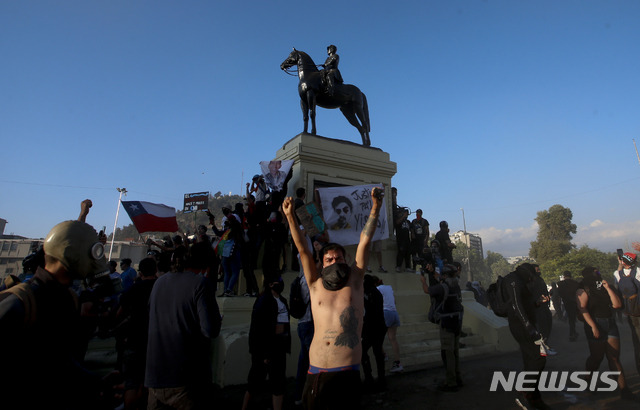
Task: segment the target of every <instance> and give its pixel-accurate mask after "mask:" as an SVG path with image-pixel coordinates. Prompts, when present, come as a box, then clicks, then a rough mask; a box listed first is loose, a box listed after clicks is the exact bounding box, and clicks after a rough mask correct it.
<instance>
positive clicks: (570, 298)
mask: <svg viewBox="0 0 640 410" xmlns="http://www.w3.org/2000/svg"><path fill="white" fill-rule="evenodd" d="M578 288H580V284H579V283H578V282H577V281H575V280H574V279H573V278H572V277H571V272H569V271H565V272H564V274H563V279H562V280H561V281H560V282H558V293H559V295H560V298H561V299H562V304H563V305H564V311H565V312H566V314H567V321H568V322H569V341H570V342H575V341H576V339H577V338H578V333H577V332H576V314H577V312H578V304H577V303H576V292H577V291H578Z"/></svg>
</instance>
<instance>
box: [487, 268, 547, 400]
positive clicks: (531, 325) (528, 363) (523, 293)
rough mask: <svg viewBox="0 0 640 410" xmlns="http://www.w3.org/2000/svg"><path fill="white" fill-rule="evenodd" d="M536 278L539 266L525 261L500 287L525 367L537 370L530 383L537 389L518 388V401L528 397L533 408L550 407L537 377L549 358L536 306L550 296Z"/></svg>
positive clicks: (527, 369)
mask: <svg viewBox="0 0 640 410" xmlns="http://www.w3.org/2000/svg"><path fill="white" fill-rule="evenodd" d="M537 280H538V274H537V272H536V266H535V265H532V264H530V263H523V264H521V265H520V266H518V267H517V268H516V270H515V271H513V272H511V273H509V274H508V275H507V276H505V277H504V279H503V280H502V281H501V283H500V289H498V291H499V292H501V294H502V297H503V299H504V300H505V301H507V304H506V307H507V309H506V310H507V320H508V321H509V330H510V331H511V335H512V336H513V338H514V339H515V340H516V342H518V344H519V345H520V351H521V353H522V361H523V364H524V368H523V370H524V371H534V372H538V373H537V374H538V375H537V376H536V377H535V383H534V380H533V378H532V379H531V384H530V386H535V387H534V390H533V391H519V392H518V393H519V395H520V396H521V397H517V398H516V403H518V405H520V406H521V407H523V406H524V403H522V402H523V401H526V402H527V403H528V404H529V407H531V408H534V409H548V408H550V407H549V406H548V405H547V404H546V403H545V402H544V401H543V400H542V397H541V395H540V390H538V378H539V377H540V372H541V371H543V370H544V368H545V366H546V364H547V359H546V355H544V356H543V355H542V354H541V344H542V343H543V338H542V335H541V334H540V332H539V331H538V327H537V322H536V318H537V315H536V309H538V307H539V306H540V305H541V304H542V303H547V302H548V301H549V298H548V296H546V297H545V296H544V295H542V294H537V293H536V292H535V289H536V281H537ZM527 390H528V389H527Z"/></svg>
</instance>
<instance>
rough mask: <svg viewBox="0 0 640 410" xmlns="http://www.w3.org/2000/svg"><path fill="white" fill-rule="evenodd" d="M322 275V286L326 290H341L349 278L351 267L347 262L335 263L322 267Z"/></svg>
mask: <svg viewBox="0 0 640 410" xmlns="http://www.w3.org/2000/svg"><path fill="white" fill-rule="evenodd" d="M320 275H321V276H322V286H324V288H325V289H326V290H340V289H342V288H343V287H344V285H346V284H347V281H348V280H349V275H351V267H349V265H347V264H346V263H334V264H332V265H329V266H327V267H326V268H322V272H321V273H320Z"/></svg>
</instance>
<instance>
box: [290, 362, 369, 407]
mask: <svg viewBox="0 0 640 410" xmlns="http://www.w3.org/2000/svg"><path fill="white" fill-rule="evenodd" d="M316 369H317V368H316ZM334 370H339V369H320V372H319V373H308V374H307V381H306V383H305V385H304V392H303V394H302V401H303V404H304V406H305V409H314V410H315V409H327V410H333V409H345V410H347V409H349V410H351V409H360V408H361V405H360V399H361V396H362V385H361V381H360V369H359V368H358V369H357V370H352V369H350V370H342V371H334Z"/></svg>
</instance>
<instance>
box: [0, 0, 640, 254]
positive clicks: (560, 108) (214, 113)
mask: <svg viewBox="0 0 640 410" xmlns="http://www.w3.org/2000/svg"><path fill="white" fill-rule="evenodd" d="M639 19H640V2H637V1H633V0H628V1H589V0H582V1H577V0H576V1H561V2H558V1H511V0H505V1H491V0H487V1H476V0H473V1H471V0H468V1H456V0H451V1H398V2H388V1H384V2H383V1H349V2H344V1H341V2H337V1H323V2H316V1H300V2H284V1H262V2H237V1H216V2H212V1H181V2H178V1H164V0H156V1H135V2H132V1H86V0H83V1H64V2H59V1H11V0H10V1H4V2H1V3H0V52H1V55H2V64H0V95H1V96H2V97H1V98H0V140H1V141H2V147H3V149H2V161H0V164H1V165H0V171H1V176H0V192H1V198H2V200H1V201H0V218H4V219H6V220H7V221H8V224H7V227H6V229H5V233H14V234H17V235H24V236H28V237H43V236H45V235H46V233H47V232H48V231H49V229H50V228H51V227H52V226H53V225H55V224H56V223H57V222H59V221H61V220H64V219H74V218H76V217H77V214H78V212H79V203H80V201H82V200H83V199H85V198H91V199H92V200H93V202H94V207H93V208H92V210H91V214H90V215H89V218H88V220H87V221H88V222H90V223H91V224H93V225H94V226H96V227H97V228H100V227H102V226H103V225H106V226H107V232H111V231H112V230H113V224H114V219H115V214H116V206H117V201H118V192H117V191H116V187H126V188H127V190H128V192H129V193H128V195H127V197H126V198H125V199H126V200H141V201H149V202H158V203H164V204H167V205H170V206H174V207H176V208H177V209H180V208H181V207H182V203H183V195H184V194H185V193H191V192H201V191H211V192H212V193H213V192H217V191H222V192H224V193H228V192H232V193H237V194H240V193H242V192H241V190H242V189H243V187H244V182H246V181H247V180H248V179H249V178H250V176H251V175H253V174H255V173H258V172H259V169H260V168H259V162H260V161H262V160H268V159H272V158H273V157H274V156H275V153H276V151H277V150H278V149H279V148H280V147H281V146H282V145H283V144H284V143H285V142H286V141H288V140H289V139H290V138H292V137H293V136H295V135H296V134H298V133H299V132H301V131H302V115H301V112H300V108H299V98H298V96H297V92H296V87H297V80H296V78H294V77H290V76H287V75H285V74H284V73H283V72H282V71H280V69H279V66H280V63H281V62H282V61H283V60H284V59H285V58H286V57H287V55H288V54H289V52H290V51H291V48H292V47H296V48H297V49H299V50H303V51H305V52H307V53H308V54H309V55H310V56H311V57H312V58H313V59H314V60H315V62H316V63H317V64H321V63H322V62H323V61H324V59H325V57H326V47H327V46H328V45H329V44H335V45H336V46H337V47H338V54H339V55H340V57H341V60H340V70H341V72H342V76H343V77H344V80H345V82H347V83H351V84H354V85H357V86H358V87H359V88H360V89H361V90H362V91H363V92H364V93H365V94H366V95H367V99H368V102H369V111H370V118H371V141H372V145H373V146H375V147H379V148H381V149H382V150H384V151H386V152H388V153H389V154H390V156H391V160H392V161H395V162H397V164H398V173H397V174H396V176H395V177H394V178H393V184H394V185H395V186H396V187H397V188H398V191H399V194H398V200H399V203H400V204H401V205H405V206H408V207H410V208H411V209H412V210H415V209H417V208H422V209H423V210H424V216H425V217H426V218H427V219H428V220H429V221H430V222H431V226H432V230H433V229H435V228H436V227H437V224H438V222H439V221H440V220H447V221H449V225H450V228H451V230H452V231H456V230H459V229H462V228H463V219H462V212H461V210H460V209H461V208H464V214H465V218H466V226H467V230H468V231H471V232H474V233H478V234H480V235H481V236H482V238H483V241H484V247H485V251H486V250H491V251H494V252H500V253H502V254H503V255H505V256H515V255H522V254H526V253H527V252H528V249H529V242H530V241H532V240H534V239H535V235H536V232H537V227H536V226H535V221H534V218H535V217H536V213H537V212H538V211H541V210H544V209H548V208H549V207H550V206H552V205H554V204H561V205H563V206H565V207H569V208H570V209H571V210H572V211H573V215H574V217H573V221H574V223H576V224H577V226H578V233H577V234H576V235H575V237H574V243H576V244H577V245H582V244H588V245H589V246H591V247H595V248H598V249H602V250H604V251H614V250H615V249H616V248H619V247H622V248H625V249H630V244H631V241H635V240H640V233H638V232H640V215H638V212H637V210H638V208H637V204H638V203H639V202H640V189H639V186H638V185H639V183H640V164H639V163H638V158H637V157H636V152H635V149H634V145H633V139H634V138H635V139H638V138H639V137H640V134H639V131H640V123H639V122H638V118H639V115H638V112H637V110H638V107H640V81H638V73H639V72H640V54H639V53H638V44H639V40H640V25H638V21H639ZM317 127H318V134H319V135H322V136H326V137H331V138H339V139H345V140H350V141H355V142H359V141H360V137H359V135H358V133H357V131H356V130H355V128H353V127H351V126H350V125H349V124H348V123H347V121H346V120H345V119H344V117H343V116H342V114H341V113H340V112H339V111H338V110H325V109H319V110H318V113H317ZM639 143H640V141H639ZM129 223H130V220H129V219H128V217H127V216H126V213H124V212H121V213H120V217H119V222H118V225H119V226H122V225H123V224H129Z"/></svg>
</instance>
